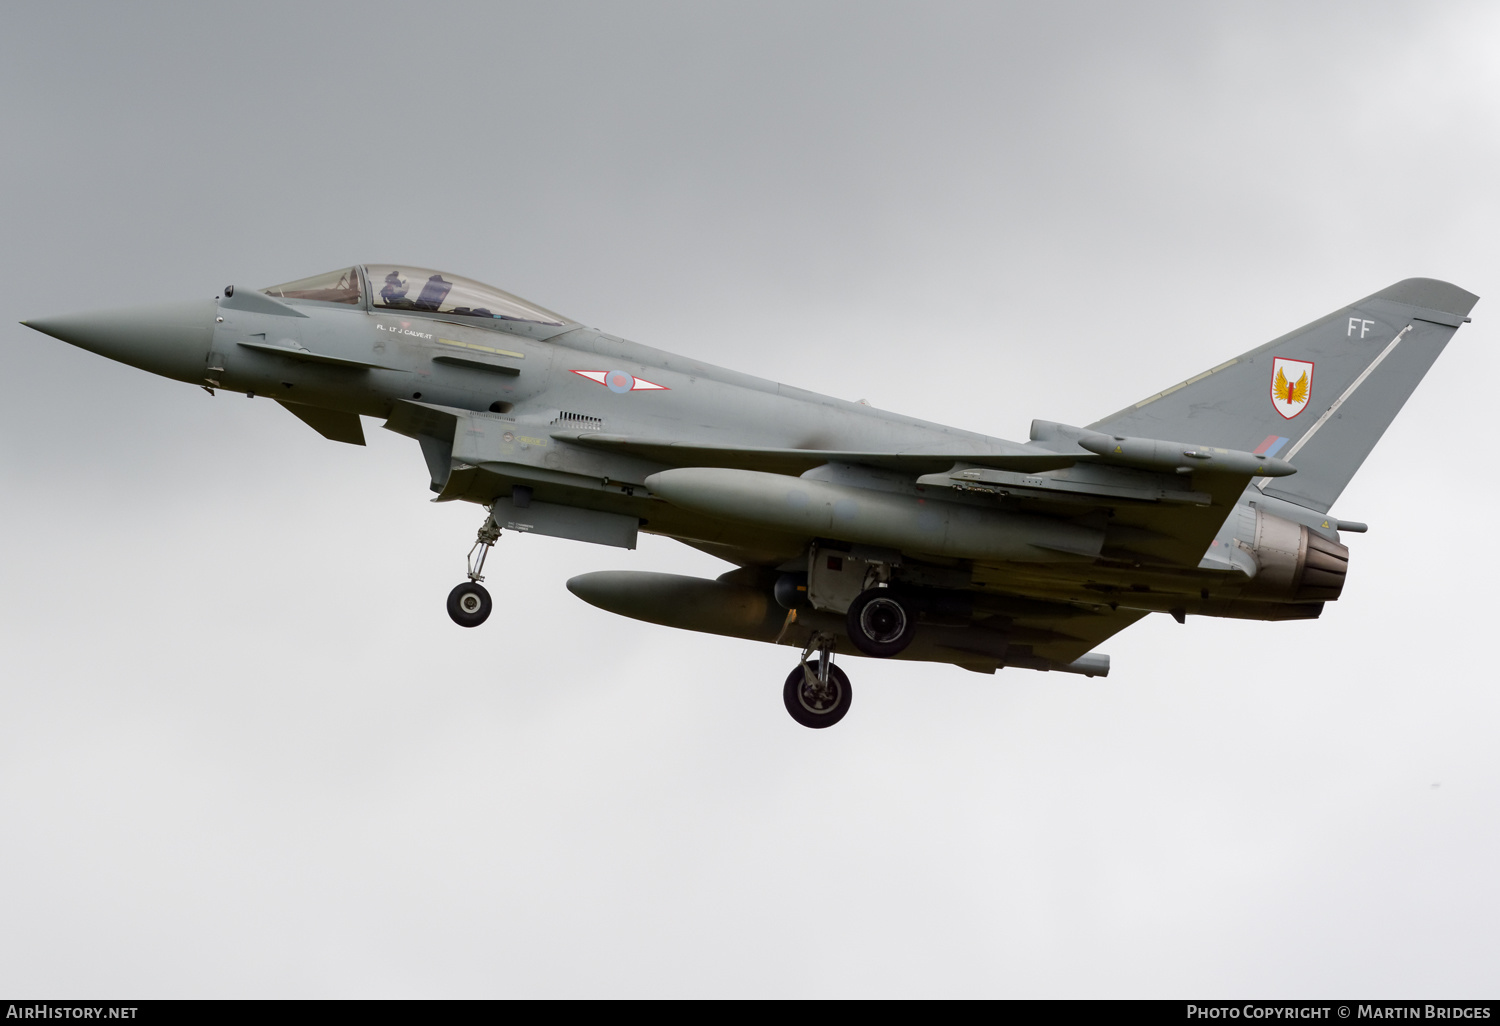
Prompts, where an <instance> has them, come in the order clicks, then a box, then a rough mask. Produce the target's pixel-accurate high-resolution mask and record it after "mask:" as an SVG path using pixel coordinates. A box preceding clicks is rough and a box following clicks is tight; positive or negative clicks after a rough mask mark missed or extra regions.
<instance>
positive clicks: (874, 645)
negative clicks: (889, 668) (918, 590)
mask: <svg viewBox="0 0 1500 1026" xmlns="http://www.w3.org/2000/svg"><path fill="white" fill-rule="evenodd" d="M844 627H845V629H846V630H847V631H848V632H849V640H850V641H852V642H854V647H855V648H857V649H859V650H860V651H861V652H863V653H864V654H865V655H871V656H877V657H879V658H882V659H883V658H887V657H889V656H893V655H896V654H897V653H899V652H901V651H902V650H903V649H905V648H906V646H907V645H910V644H911V639H912V635H913V634H914V633H915V632H916V629H917V618H916V616H914V615H913V613H912V611H911V609H910V608H908V606H907V605H906V603H905V602H903V601H902V600H901V595H900V594H899V593H893V592H892V591H891V589H890V588H886V587H875V588H867V589H866V590H864V591H862V592H860V594H859V597H858V598H856V599H855V600H854V601H853V602H851V603H850V604H849V613H848V615H847V617H846V618H845V620H844Z"/></svg>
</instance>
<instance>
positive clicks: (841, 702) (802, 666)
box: [781, 633, 854, 730]
mask: <svg viewBox="0 0 1500 1026" xmlns="http://www.w3.org/2000/svg"><path fill="white" fill-rule="evenodd" d="M814 649H816V650H817V653H818V657H817V660H816V662H810V661H808V658H807V657H808V656H809V655H811V654H812V653H813V650H814ZM853 698H854V689H853V688H851V687H850V686H849V678H848V676H846V675H845V673H844V671H843V670H841V669H839V668H838V667H837V666H835V665H833V638H832V636H830V635H827V634H822V633H818V634H814V635H813V636H812V640H810V641H809V642H808V643H807V648H805V649H804V650H803V652H802V659H801V660H800V661H799V662H798V664H797V668H796V669H794V670H793V671H792V672H791V674H790V675H789V676H788V677H787V679H786V686H785V687H783V688H782V689H781V700H782V701H783V702H784V703H785V704H786V711H787V712H789V713H791V716H792V719H794V720H796V721H797V722H798V723H800V724H802V725H803V726H804V727H812V728H813V729H815V730H816V729H819V728H822V727H831V726H833V725H834V724H835V723H837V722H838V721H839V720H841V719H843V718H844V714H845V713H847V712H848V711H849V703H850V701H852V700H853Z"/></svg>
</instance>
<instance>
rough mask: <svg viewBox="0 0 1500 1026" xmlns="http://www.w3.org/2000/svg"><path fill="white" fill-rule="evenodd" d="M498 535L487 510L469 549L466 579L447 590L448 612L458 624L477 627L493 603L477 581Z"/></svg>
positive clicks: (481, 575) (488, 613) (496, 525)
mask: <svg viewBox="0 0 1500 1026" xmlns="http://www.w3.org/2000/svg"><path fill="white" fill-rule="evenodd" d="M499 538H500V525H499V524H498V523H496V522H495V515H494V514H493V513H491V514H490V515H489V516H487V517H485V519H484V523H483V524H482V525H481V526H480V528H479V535H478V537H477V538H475V540H474V547H473V548H472V549H470V550H469V579H468V580H467V581H465V582H464V583H463V584H460V585H459V586H458V587H456V588H454V589H453V590H452V591H450V592H449V593H448V615H449V616H451V617H452V618H453V622H454V623H456V624H458V625H459V626H460V627H478V626H479V625H480V624H482V623H484V621H486V620H488V619H489V617H490V610H491V609H493V608H494V603H493V602H491V601H490V593H489V592H488V591H487V590H485V587H484V585H482V584H480V583H479V582H480V581H482V580H484V561H485V559H486V558H488V557H489V554H490V547H491V546H492V545H494V544H495V542H496V541H498V540H499Z"/></svg>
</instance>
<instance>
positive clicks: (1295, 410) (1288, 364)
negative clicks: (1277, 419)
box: [1271, 356, 1313, 420]
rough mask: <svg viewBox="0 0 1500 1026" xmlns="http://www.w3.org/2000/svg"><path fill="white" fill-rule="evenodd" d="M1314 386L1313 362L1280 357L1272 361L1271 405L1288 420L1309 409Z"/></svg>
mask: <svg viewBox="0 0 1500 1026" xmlns="http://www.w3.org/2000/svg"><path fill="white" fill-rule="evenodd" d="M1312 385H1313V362H1312V361H1311V360H1293V359H1290V358H1289V357H1285V356H1278V357H1276V358H1274V359H1273V360H1272V361H1271V405H1272V406H1274V407H1276V412H1277V413H1279V414H1281V415H1282V416H1283V417H1285V418H1286V419H1287V420H1291V419H1292V418H1293V417H1295V416H1297V414H1299V413H1301V412H1302V411H1303V410H1305V409H1307V406H1308V400H1309V399H1311V398H1312Z"/></svg>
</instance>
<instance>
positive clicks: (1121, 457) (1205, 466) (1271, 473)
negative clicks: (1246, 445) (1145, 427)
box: [1078, 431, 1297, 477]
mask: <svg viewBox="0 0 1500 1026" xmlns="http://www.w3.org/2000/svg"><path fill="white" fill-rule="evenodd" d="M1078 444H1079V445H1081V446H1083V447H1084V448H1085V449H1087V450H1088V451H1089V452H1091V453H1094V454H1095V455H1097V456H1102V457H1104V459H1105V461H1106V462H1115V463H1123V464H1126V465H1128V466H1136V467H1144V468H1147V469H1152V470H1174V471H1175V470H1179V469H1184V468H1187V469H1192V470H1207V471H1216V472H1218V473H1221V474H1244V475H1246V476H1247V477H1286V476H1288V475H1289V474H1295V473H1296V472H1297V468H1296V467H1294V466H1292V465H1291V464H1290V463H1288V462H1287V461H1286V460H1278V459H1272V458H1269V457H1266V456H1257V455H1256V454H1255V453H1253V452H1243V451H1240V450H1236V449H1220V448H1216V447H1214V446H1207V445H1189V444H1187V443H1185V442H1167V441H1163V440H1161V439H1158V438H1128V437H1125V436H1123V435H1106V434H1101V433H1099V432H1096V431H1083V432H1081V433H1080V434H1079V436H1078Z"/></svg>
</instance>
